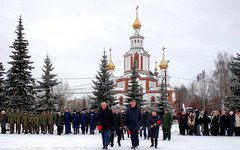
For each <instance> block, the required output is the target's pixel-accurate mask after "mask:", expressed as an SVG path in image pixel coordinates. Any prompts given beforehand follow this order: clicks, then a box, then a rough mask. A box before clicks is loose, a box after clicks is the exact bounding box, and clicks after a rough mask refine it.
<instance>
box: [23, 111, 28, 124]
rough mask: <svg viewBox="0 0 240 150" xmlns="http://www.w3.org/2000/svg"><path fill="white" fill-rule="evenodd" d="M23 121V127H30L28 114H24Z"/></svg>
mask: <svg viewBox="0 0 240 150" xmlns="http://www.w3.org/2000/svg"><path fill="white" fill-rule="evenodd" d="M22 119H23V125H24V126H28V115H27V114H24V115H23V116H22Z"/></svg>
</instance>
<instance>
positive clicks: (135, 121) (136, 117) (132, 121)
mask: <svg viewBox="0 0 240 150" xmlns="http://www.w3.org/2000/svg"><path fill="white" fill-rule="evenodd" d="M124 125H125V126H127V128H128V130H130V131H137V130H139V127H140V126H142V125H143V117H142V113H141V110H140V109H139V108H137V107H130V108H128V109H127V112H126V116H125V122H124Z"/></svg>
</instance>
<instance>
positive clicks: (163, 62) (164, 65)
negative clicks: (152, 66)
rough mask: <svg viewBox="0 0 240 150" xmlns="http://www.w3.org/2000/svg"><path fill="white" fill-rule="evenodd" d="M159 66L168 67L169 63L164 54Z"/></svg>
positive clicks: (161, 67)
mask: <svg viewBox="0 0 240 150" xmlns="http://www.w3.org/2000/svg"><path fill="white" fill-rule="evenodd" d="M159 67H160V69H167V68H168V63H167V61H166V60H165V58H164V56H163V59H162V61H161V63H160V64H159Z"/></svg>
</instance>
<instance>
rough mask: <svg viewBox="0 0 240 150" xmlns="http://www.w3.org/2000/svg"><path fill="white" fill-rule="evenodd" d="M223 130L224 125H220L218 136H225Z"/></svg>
mask: <svg viewBox="0 0 240 150" xmlns="http://www.w3.org/2000/svg"><path fill="white" fill-rule="evenodd" d="M225 129H226V127H225V125H220V133H219V135H226V134H225Z"/></svg>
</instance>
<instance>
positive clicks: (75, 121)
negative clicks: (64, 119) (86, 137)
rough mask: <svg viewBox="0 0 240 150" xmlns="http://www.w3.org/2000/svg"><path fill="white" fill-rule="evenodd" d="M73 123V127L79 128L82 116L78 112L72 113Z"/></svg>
mask: <svg viewBox="0 0 240 150" xmlns="http://www.w3.org/2000/svg"><path fill="white" fill-rule="evenodd" d="M72 123H73V128H79V123H80V118H79V115H78V114H74V113H73V115H72Z"/></svg>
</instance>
